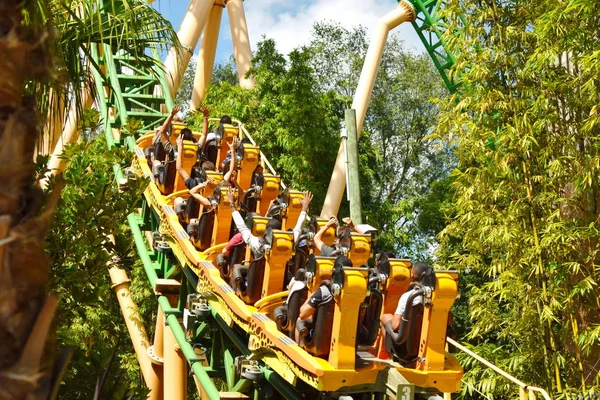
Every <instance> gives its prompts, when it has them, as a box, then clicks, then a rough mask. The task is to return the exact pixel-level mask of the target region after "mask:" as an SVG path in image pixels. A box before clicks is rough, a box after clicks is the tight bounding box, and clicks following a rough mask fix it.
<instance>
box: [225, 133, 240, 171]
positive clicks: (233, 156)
mask: <svg viewBox="0 0 600 400" xmlns="http://www.w3.org/2000/svg"><path fill="white" fill-rule="evenodd" d="M239 144H240V141H239V139H238V138H233V140H232V141H231V143H227V146H229V152H230V153H231V160H230V161H229V171H227V173H226V174H225V176H224V177H223V179H224V180H226V181H227V182H229V179H230V178H231V174H233V171H234V170H235V165H236V163H237V161H236V154H235V152H236V150H237V148H238V145H239Z"/></svg>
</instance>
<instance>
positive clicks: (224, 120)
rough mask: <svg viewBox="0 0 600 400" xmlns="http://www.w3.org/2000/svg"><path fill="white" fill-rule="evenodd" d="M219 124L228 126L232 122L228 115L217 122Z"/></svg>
mask: <svg viewBox="0 0 600 400" xmlns="http://www.w3.org/2000/svg"><path fill="white" fill-rule="evenodd" d="M219 123H220V124H229V125H231V124H232V123H233V121H231V117H230V116H229V115H223V116H222V117H221V119H220V120H219Z"/></svg>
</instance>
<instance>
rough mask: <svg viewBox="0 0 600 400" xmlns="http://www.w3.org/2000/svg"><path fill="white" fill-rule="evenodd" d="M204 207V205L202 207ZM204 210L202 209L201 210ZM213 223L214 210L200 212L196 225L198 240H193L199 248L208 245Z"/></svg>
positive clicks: (201, 248) (206, 247)
mask: <svg viewBox="0 0 600 400" xmlns="http://www.w3.org/2000/svg"><path fill="white" fill-rule="evenodd" d="M202 208H204V207H202ZM202 211H204V210H202ZM214 223H215V212H214V210H211V211H205V212H202V215H201V216H200V221H199V224H198V225H199V226H198V240H197V241H196V242H194V245H195V246H196V247H197V248H198V249H199V250H202V251H204V250H206V249H208V248H209V247H210V241H211V238H212V231H213V225H214Z"/></svg>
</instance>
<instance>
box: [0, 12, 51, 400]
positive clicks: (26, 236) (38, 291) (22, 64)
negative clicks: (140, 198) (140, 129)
mask: <svg viewBox="0 0 600 400" xmlns="http://www.w3.org/2000/svg"><path fill="white" fill-rule="evenodd" d="M42 1H43V0H42ZM31 3H32V2H29V1H24V2H23V1H22V0H2V1H0V321H1V322H0V399H21V398H38V397H40V396H44V395H43V394H42V393H39V389H40V385H41V384H42V383H43V382H44V372H45V371H46V370H47V368H48V367H49V365H48V364H49V360H51V359H52V357H51V354H49V353H51V352H48V351H46V352H45V353H44V352H43V347H44V346H43V344H44V343H46V336H47V332H48V328H47V327H43V328H42V329H41V331H40V330H39V329H40V324H39V323H37V324H36V320H38V315H40V311H41V309H42V307H43V306H44V304H46V300H47V292H46V286H47V283H48V273H49V270H48V262H47V260H46V257H45V254H44V250H43V237H44V234H45V231H46V230H47V225H48V222H49V220H50V219H51V215H44V214H42V215H41V216H38V214H39V213H38V211H39V208H40V205H41V204H42V203H43V193H42V192H41V191H40V190H39V189H36V188H34V186H33V177H32V168H33V151H34V147H35V142H36V140H37V138H38V136H39V126H38V118H37V113H36V105H35V103H34V101H33V100H32V99H31V98H28V97H25V96H24V90H25V85H26V83H27V82H28V81H30V80H32V79H36V80H37V79H40V78H41V77H43V76H44V75H45V74H46V72H47V71H46V68H47V65H49V63H50V62H49V60H48V59H47V52H46V50H45V49H46V46H45V43H46V40H47V35H46V33H47V32H46V30H45V29H44V27H41V26H36V23H35V22H36V21H35V18H34V13H30V14H28V17H29V18H30V19H29V21H30V23H29V24H28V25H25V24H24V23H23V19H24V10H23V9H22V7H27V6H28V5H31V7H33V5H32V4H31ZM38 4H39V3H38ZM54 307H55V306H51V307H50V308H48V307H46V313H47V314H50V315H49V316H48V315H45V316H43V317H44V318H42V319H45V320H46V322H45V324H42V325H49V322H48V317H50V318H51V317H52V314H53V312H54ZM38 322H39V321H38ZM34 327H35V328H36V329H35V331H36V332H39V334H38V333H35V334H31V332H32V331H33V328H34ZM29 339H36V340H37V341H38V346H37V349H34V350H32V348H31V347H30V345H31V344H32V343H33V342H34V341H33V340H29ZM28 340H29V342H28ZM40 340H41V341H40ZM40 344H41V346H40ZM26 345H27V349H28V350H25V351H24V349H25V348H26ZM32 351H34V352H35V353H36V354H32V353H31V352H32ZM42 354H43V356H42ZM40 362H41V366H40ZM36 391H37V393H36ZM42 392H43V390H42ZM40 398H41V397H40Z"/></svg>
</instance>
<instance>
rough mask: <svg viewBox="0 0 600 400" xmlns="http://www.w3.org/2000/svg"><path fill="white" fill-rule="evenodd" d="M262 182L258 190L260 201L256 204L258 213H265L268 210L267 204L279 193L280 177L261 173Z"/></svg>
mask: <svg viewBox="0 0 600 400" xmlns="http://www.w3.org/2000/svg"><path fill="white" fill-rule="evenodd" d="M263 177H264V183H263V186H262V190H261V192H260V202H259V204H258V206H257V209H258V211H257V212H258V213H259V214H260V215H266V214H267V211H268V210H269V204H270V203H271V201H272V200H274V199H276V198H277V195H278V194H279V184H280V182H281V178H279V177H278V176H275V175H271V174H263Z"/></svg>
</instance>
